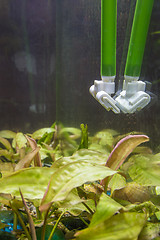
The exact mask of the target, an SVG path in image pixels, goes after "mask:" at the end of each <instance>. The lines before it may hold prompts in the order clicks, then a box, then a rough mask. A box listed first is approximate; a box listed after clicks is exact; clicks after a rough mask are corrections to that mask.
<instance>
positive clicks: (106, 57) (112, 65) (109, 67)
mask: <svg viewBox="0 0 160 240" xmlns="http://www.w3.org/2000/svg"><path fill="white" fill-rule="evenodd" d="M116 28H117V0H101V76H115V75H116Z"/></svg>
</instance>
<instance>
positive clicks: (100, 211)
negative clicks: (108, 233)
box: [89, 193, 123, 227]
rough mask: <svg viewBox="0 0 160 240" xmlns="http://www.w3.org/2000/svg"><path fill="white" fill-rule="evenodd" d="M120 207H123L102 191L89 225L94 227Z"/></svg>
mask: <svg viewBox="0 0 160 240" xmlns="http://www.w3.org/2000/svg"><path fill="white" fill-rule="evenodd" d="M121 208H123V206H122V205H120V204H119V203H117V202H116V201H114V200H113V199H112V198H111V197H109V196H107V195H106V194H105V193H102V195H101V197H100V200H99V203H98V205H97V209H96V212H95V213H94V215H93V218H92V220H91V223H90V225H89V227H94V226H95V227H96V225H98V224H100V223H102V222H103V221H105V220H107V219H109V218H110V217H112V216H113V215H114V214H115V213H116V212H117V211H118V210H119V209H121Z"/></svg>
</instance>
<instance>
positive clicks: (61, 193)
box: [41, 160, 116, 205]
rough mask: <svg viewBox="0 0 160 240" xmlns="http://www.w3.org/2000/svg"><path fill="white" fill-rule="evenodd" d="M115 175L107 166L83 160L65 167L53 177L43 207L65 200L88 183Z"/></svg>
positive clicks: (58, 170)
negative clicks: (73, 190)
mask: <svg viewBox="0 0 160 240" xmlns="http://www.w3.org/2000/svg"><path fill="white" fill-rule="evenodd" d="M115 173H116V172H115V171H113V170H111V169H109V168H106V167H105V166H100V165H98V164H97V165H96V164H92V163H89V162H85V161H81V160H80V161H75V162H73V163H69V164H67V165H64V166H63V167H61V168H59V169H57V171H56V172H55V173H54V174H53V175H52V177H51V180H50V182H49V186H48V189H47V191H46V193H45V196H44V198H43V200H42V204H41V205H43V204H46V203H49V202H55V201H61V200H64V199H65V198H66V197H67V195H68V193H69V192H70V191H71V190H72V189H73V188H75V187H78V186H81V185H82V184H84V183H86V182H88V181H90V182H92V181H97V180H101V179H103V178H104V177H106V176H111V175H113V174H115Z"/></svg>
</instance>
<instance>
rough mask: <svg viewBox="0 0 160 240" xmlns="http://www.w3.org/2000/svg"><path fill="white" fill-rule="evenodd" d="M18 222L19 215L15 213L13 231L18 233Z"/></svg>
mask: <svg viewBox="0 0 160 240" xmlns="http://www.w3.org/2000/svg"><path fill="white" fill-rule="evenodd" d="M17 220H18V217H17V214H16V213H15V212H14V213H13V230H14V231H16V230H17V222H18V221H17Z"/></svg>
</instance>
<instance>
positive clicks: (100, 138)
mask: <svg viewBox="0 0 160 240" xmlns="http://www.w3.org/2000/svg"><path fill="white" fill-rule="evenodd" d="M113 134H115V133H114V132H111V131H110V129H106V130H103V131H99V132H98V133H96V135H95V139H97V142H98V144H100V145H102V146H106V145H108V146H109V147H112V145H113Z"/></svg>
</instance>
